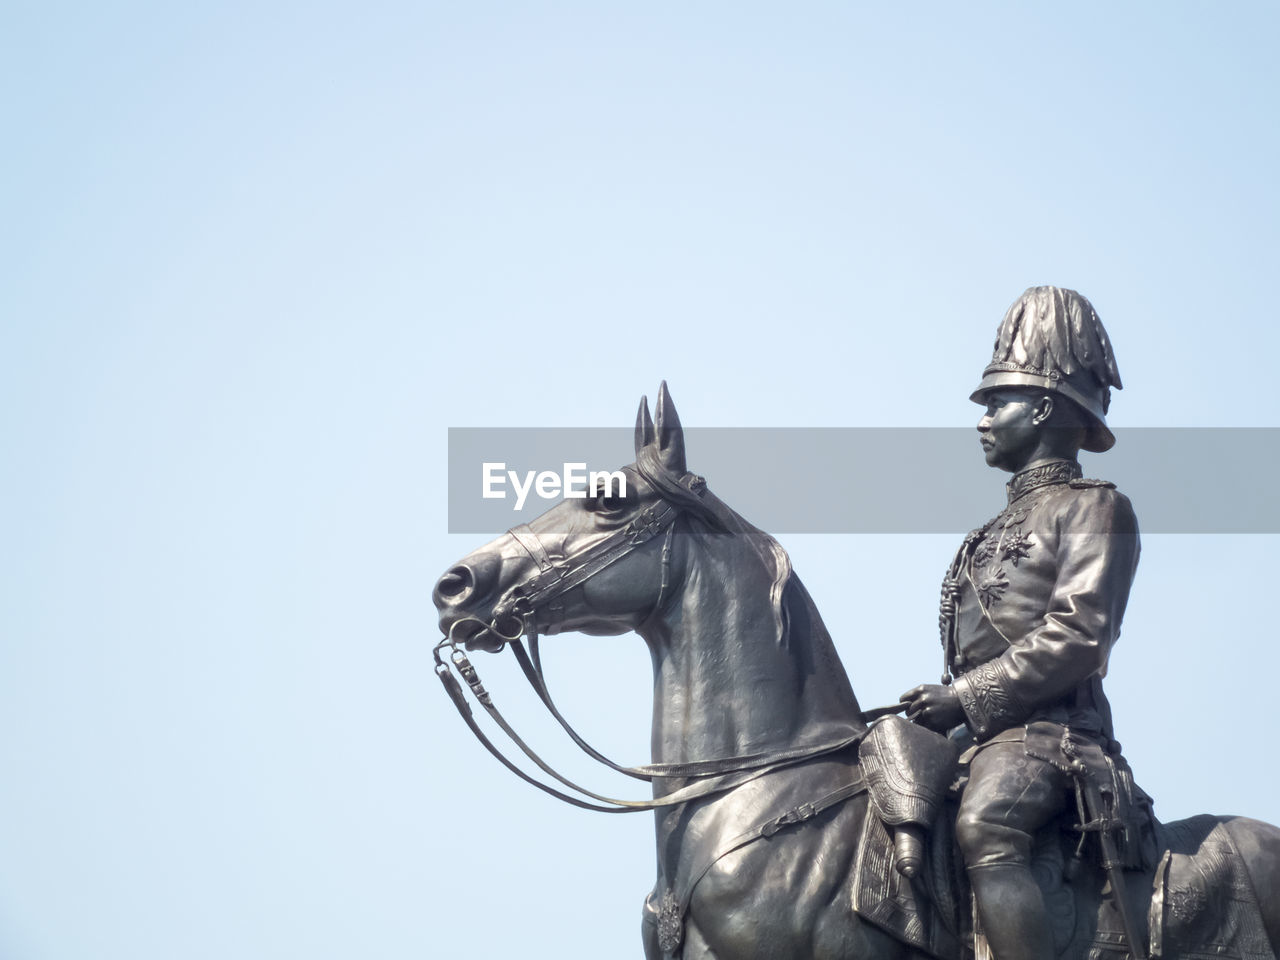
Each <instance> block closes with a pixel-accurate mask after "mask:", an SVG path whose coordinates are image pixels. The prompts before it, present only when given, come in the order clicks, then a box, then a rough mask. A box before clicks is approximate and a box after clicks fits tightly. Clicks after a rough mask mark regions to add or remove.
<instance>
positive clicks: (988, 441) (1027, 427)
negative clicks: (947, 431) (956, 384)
mask: <svg viewBox="0 0 1280 960" xmlns="http://www.w3.org/2000/svg"><path fill="white" fill-rule="evenodd" d="M985 399H986V403H987V412H986V413H985V414H984V415H983V417H982V419H981V420H979V421H978V434H979V438H978V439H979V441H980V442H981V443H982V450H983V452H984V453H985V454H986V458H987V465H988V466H992V467H998V468H999V469H1001V470H1008V471H1010V472H1011V473H1016V472H1017V471H1018V470H1021V469H1022V468H1023V467H1025V466H1026V465H1027V464H1028V463H1030V462H1031V459H1032V457H1033V456H1034V455H1035V452H1036V449H1037V448H1038V446H1039V442H1040V424H1041V423H1042V422H1043V421H1044V414H1045V413H1046V411H1045V410H1044V409H1043V403H1042V400H1043V397H1041V396H1040V395H1038V394H1032V393H1025V392H1023V391H1019V390H992V391H991V392H990V393H988V394H987V395H986V398H985Z"/></svg>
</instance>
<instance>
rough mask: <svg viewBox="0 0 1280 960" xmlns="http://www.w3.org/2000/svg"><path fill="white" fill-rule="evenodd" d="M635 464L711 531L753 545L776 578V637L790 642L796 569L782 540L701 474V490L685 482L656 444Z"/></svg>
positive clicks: (771, 591)
mask: <svg viewBox="0 0 1280 960" xmlns="http://www.w3.org/2000/svg"><path fill="white" fill-rule="evenodd" d="M635 467H636V471H637V472H638V473H639V474H640V476H642V477H643V478H644V479H645V480H646V481H648V483H649V484H650V485H651V486H653V487H654V488H655V489H657V491H658V492H659V493H660V494H661V495H662V497H663V498H664V499H666V500H668V501H669V502H672V503H674V504H676V505H677V506H679V507H680V508H682V509H683V510H684V511H685V512H686V513H687V514H688V515H689V516H690V518H692V519H693V520H695V521H700V522H701V523H702V524H703V526H705V527H706V528H707V532H709V533H713V534H722V535H729V536H736V537H741V538H742V539H743V540H745V541H746V542H747V543H749V544H750V545H751V549H752V550H753V551H754V552H755V554H756V556H757V557H758V558H759V560H760V562H761V564H763V566H764V569H765V570H766V571H767V572H768V574H769V577H770V579H771V581H772V582H771V583H770V585H769V604H770V606H771V607H772V608H773V623H774V629H775V631H776V636H775V639H776V641H777V643H778V644H779V645H780V646H786V645H787V641H788V639H789V634H790V630H791V622H790V617H788V616H787V611H786V605H785V604H784V603H783V594H784V593H785V591H786V589H787V584H788V583H790V581H791V573H792V571H791V557H790V556H788V555H787V551H786V550H785V549H783V547H782V544H780V543H778V541H777V540H775V539H774V538H773V537H772V536H770V535H769V534H767V533H765V532H764V531H763V530H761V529H760V528H759V527H757V526H755V525H753V524H751V523H749V522H748V521H747V520H745V519H744V518H743V517H742V516H741V515H740V514H739V513H738V512H737V511H736V510H734V509H733V508H732V507H730V506H729V505H728V504H727V503H725V502H724V501H723V500H721V499H720V498H719V497H717V496H716V495H715V494H714V493H712V492H711V491H710V490H709V489H707V487H706V483H705V481H703V480H702V478H701V477H699V478H697V480H698V481H699V482H698V483H697V484H695V486H696V487H697V489H698V492H697V493H695V492H694V491H693V490H691V489H690V486H689V484H688V483H687V482H681V481H682V480H684V479H685V478H684V477H679V476H676V474H674V473H673V472H672V471H670V470H668V469H667V467H666V465H665V464H664V463H663V462H662V457H661V454H660V453H659V451H658V450H657V447H656V444H646V445H645V446H643V447H641V448H640V452H639V453H638V454H637V455H636V461H635Z"/></svg>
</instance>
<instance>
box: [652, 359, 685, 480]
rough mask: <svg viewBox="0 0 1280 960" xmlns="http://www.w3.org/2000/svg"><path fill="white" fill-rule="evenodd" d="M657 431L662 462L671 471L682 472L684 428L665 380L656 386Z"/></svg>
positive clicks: (655, 425)
mask: <svg viewBox="0 0 1280 960" xmlns="http://www.w3.org/2000/svg"><path fill="white" fill-rule="evenodd" d="M654 429H655V431H656V432H657V440H658V452H659V453H660V454H661V455H662V464H663V466H665V467H666V468H667V469H668V470H670V471H671V472H672V473H677V474H681V473H684V472H685V470H686V467H685V465H684V428H682V427H681V426H680V416H679V415H678V414H677V413H676V405H675V404H674V403H673V402H672V401H671V394H670V393H668V392H667V381H665V380H663V381H662V384H661V385H660V386H659V387H658V405H657V417H656V418H655V419H654Z"/></svg>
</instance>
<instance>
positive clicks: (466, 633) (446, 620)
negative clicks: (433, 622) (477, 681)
mask: <svg viewBox="0 0 1280 960" xmlns="http://www.w3.org/2000/svg"><path fill="white" fill-rule="evenodd" d="M440 630H441V632H442V633H443V634H444V635H445V636H446V637H448V638H449V639H450V640H452V641H453V642H455V643H460V644H463V645H464V646H466V648H467V649H468V650H484V651H486V652H488V653H497V652H498V651H499V650H501V649H502V645H503V644H504V643H505V642H506V641H505V639H504V638H502V637H500V636H498V635H497V634H496V633H494V632H493V630H492V629H491V627H490V626H486V625H485V624H484V623H482V622H481V621H480V620H477V619H475V618H473V617H456V618H455V617H441V618H440Z"/></svg>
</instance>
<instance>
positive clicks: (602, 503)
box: [587, 489, 627, 513]
mask: <svg viewBox="0 0 1280 960" xmlns="http://www.w3.org/2000/svg"><path fill="white" fill-rule="evenodd" d="M626 505H627V498H626V497H625V496H618V495H615V494H614V493H613V491H611V490H607V489H606V490H601V491H600V492H599V493H597V494H596V495H595V496H593V497H588V498H587V509H589V510H598V511H600V512H602V513H610V512H616V511H618V510H621V509H622V508H623V507H625V506H626Z"/></svg>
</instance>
